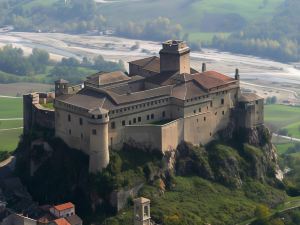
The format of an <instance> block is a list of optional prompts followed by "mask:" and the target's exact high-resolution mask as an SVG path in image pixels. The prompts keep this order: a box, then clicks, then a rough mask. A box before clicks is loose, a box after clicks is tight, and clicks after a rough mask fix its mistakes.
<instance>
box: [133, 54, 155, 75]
mask: <svg viewBox="0 0 300 225" xmlns="http://www.w3.org/2000/svg"><path fill="white" fill-rule="evenodd" d="M129 63H130V64H133V65H136V66H139V67H141V68H142V69H144V70H148V71H152V72H156V73H159V72H160V59H159V58H158V57H157V56H152V57H148V58H144V59H138V60H135V61H131V62H129Z"/></svg>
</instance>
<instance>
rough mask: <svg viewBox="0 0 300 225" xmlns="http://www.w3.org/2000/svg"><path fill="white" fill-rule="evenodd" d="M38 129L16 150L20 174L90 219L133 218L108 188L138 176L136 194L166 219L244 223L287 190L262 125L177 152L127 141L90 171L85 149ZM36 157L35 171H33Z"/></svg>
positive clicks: (124, 186) (38, 191) (33, 188)
mask: <svg viewBox="0 0 300 225" xmlns="http://www.w3.org/2000/svg"><path fill="white" fill-rule="evenodd" d="M36 131H37V132H35V131H34V132H33V133H32V134H31V135H30V136H26V137H25V138H24V139H23V141H22V142H21V143H20V145H19V147H18V149H17V155H18V157H17V173H18V175H19V176H20V177H21V178H22V180H23V182H24V183H25V184H26V186H27V187H28V190H29V191H30V193H31V194H32V196H33V197H34V199H35V200H36V201H38V202H40V203H41V204H43V203H45V204H46V203H49V202H51V203H58V202H63V201H72V202H74V203H76V205H77V204H78V208H77V209H78V213H79V215H80V216H81V217H82V218H84V220H85V222H86V223H88V222H89V223H90V222H97V223H98V224H102V223H104V224H107V225H108V224H110V225H112V224H114V225H118V224H120V225H121V224H122V225H123V224H129V223H130V221H132V205H131V198H129V199H127V198H126V199H124V200H123V201H125V203H127V204H125V206H126V207H125V209H124V211H122V212H121V213H120V214H116V211H115V208H114V207H112V205H111V199H112V195H111V193H112V192H113V191H120V190H128V189H130V188H133V187H136V185H139V184H141V183H144V187H143V189H142V190H141V191H140V193H139V195H142V196H145V197H148V198H151V200H152V218H153V219H154V220H155V221H156V222H158V223H162V224H164V225H169V224H172V225H176V224H178V225H179V224H180V225H185V224H189V225H194V224H195V225H196V224H197V225H199V224H201V225H202V224H206V223H213V224H215V225H224V224H228V223H229V221H234V222H235V223H237V222H242V221H244V220H247V219H249V218H252V217H253V215H254V211H255V208H256V207H257V206H259V205H260V204H266V205H268V206H269V207H272V208H275V207H277V206H278V205H280V204H281V203H283V202H284V201H285V199H286V197H287V196H286V194H285V192H284V186H283V184H282V183H281V182H280V181H278V180H277V179H276V178H275V176H276V171H277V169H278V165H277V160H276V153H275V150H274V148H273V146H272V145H271V144H270V140H269V134H268V131H267V130H265V129H257V130H256V129H254V130H252V131H249V132H248V133H247V134H246V133H244V132H242V133H243V134H244V135H240V134H236V135H237V136H236V135H235V134H233V133H232V135H233V136H232V137H233V139H228V140H227V141H225V139H223V141H217V142H213V143H211V144H209V145H207V146H205V147H193V146H191V145H189V144H187V143H182V144H181V145H179V146H178V148H177V152H176V155H173V156H172V154H170V155H169V154H166V155H165V156H162V155H161V154H159V153H157V154H154V153H153V152H147V151H142V150H141V149H137V148H136V147H132V146H129V145H124V147H123V149H122V150H121V151H113V152H112V154H111V161H110V164H109V165H108V167H107V169H105V170H104V171H102V172H101V173H98V174H96V175H90V176H88V171H87V169H88V168H87V160H86V159H85V158H86V157H84V155H83V154H82V153H81V152H78V151H76V150H74V149H69V148H68V147H67V146H66V145H65V144H64V143H63V142H62V141H61V140H59V139H57V138H54V137H53V136H52V135H53V134H52V133H51V132H48V131H45V130H44V131H43V132H41V130H40V131H39V130H36ZM257 132H258V133H257ZM230 133H231V132H230ZM257 134H259V137H260V138H257ZM41 138H42V139H44V140H45V141H47V142H48V143H49V145H50V146H51V148H52V149H53V150H52V151H51V152H48V153H46V152H45V150H44V149H43V147H42V146H38V145H36V146H35V147H32V146H33V145H32V143H33V142H34V141H35V140H36V139H38V140H41ZM233 140H235V141H233ZM247 142H249V143H250V142H251V144H252V145H249V144H246V143H247ZM82 159H85V160H82ZM32 163H34V164H35V166H36V171H35V173H34V175H33V176H29V171H30V165H32ZM53 171H54V172H53ZM58 174H59V175H58ZM44 177H47V180H45V179H44ZM66 177H68V178H67V179H66ZM45 190H46V191H45ZM224 209H225V210H224ZM212 210H214V213H211V211H212ZM103 221H105V222H103Z"/></svg>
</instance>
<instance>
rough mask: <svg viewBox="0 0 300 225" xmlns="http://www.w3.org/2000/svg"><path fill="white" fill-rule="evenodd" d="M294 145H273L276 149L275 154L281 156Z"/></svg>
mask: <svg viewBox="0 0 300 225" xmlns="http://www.w3.org/2000/svg"><path fill="white" fill-rule="evenodd" d="M294 145H295V143H292V142H290V143H281V144H275V146H276V148H277V152H278V153H279V154H283V153H285V152H286V151H287V150H288V149H289V148H290V147H293V146H294Z"/></svg>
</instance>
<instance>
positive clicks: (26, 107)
mask: <svg viewBox="0 0 300 225" xmlns="http://www.w3.org/2000/svg"><path fill="white" fill-rule="evenodd" d="M53 99H54V96H53V93H31V94H28V95H24V96H23V118H24V122H23V123H24V125H23V126H24V133H25V134H28V133H29V132H30V131H31V130H32V128H33V127H35V126H39V127H43V128H47V129H54V128H55V122H54V121H55V113H54V110H53V109H48V108H44V107H43V106H42V105H41V104H46V103H51V102H53Z"/></svg>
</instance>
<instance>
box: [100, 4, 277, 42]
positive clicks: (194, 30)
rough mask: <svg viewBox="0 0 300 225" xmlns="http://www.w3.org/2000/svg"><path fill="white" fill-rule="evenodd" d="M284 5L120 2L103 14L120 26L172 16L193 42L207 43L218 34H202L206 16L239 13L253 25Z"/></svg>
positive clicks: (107, 6)
mask: <svg viewBox="0 0 300 225" xmlns="http://www.w3.org/2000/svg"><path fill="white" fill-rule="evenodd" d="M282 2H283V0H269V3H268V5H267V6H266V7H264V8H262V7H261V6H262V4H263V0H251V1H244V0H213V1H212V0H202V1H193V0H191V1H187V0H165V1H161V0H154V1H145V0H144V1H134V2H128V1H118V2H117V3H112V4H102V5H101V10H100V12H101V13H102V14H103V15H104V16H106V17H107V18H108V21H110V22H111V23H112V24H119V22H120V21H130V20H131V21H143V20H151V19H153V18H156V17H158V16H164V17H168V18H170V19H172V20H174V21H175V22H177V23H180V24H182V25H183V27H184V28H185V31H188V32H189V33H190V35H191V39H192V40H199V39H201V40H207V39H210V38H211V37H212V36H213V35H214V34H215V33H208V34H207V33H201V31H200V21H201V19H202V18H203V16H204V15H205V13H216V14H230V13H237V14H240V15H241V16H242V17H243V18H245V19H246V21H249V22H250V21H260V20H262V19H264V20H268V19H270V18H271V17H272V15H273V13H274V12H275V11H276V9H277V8H278V6H279V5H280V4H281V3H282ZM115 12H118V16H115ZM208 26H209V24H208ZM227 35H228V34H227ZM202 36H204V37H202Z"/></svg>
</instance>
